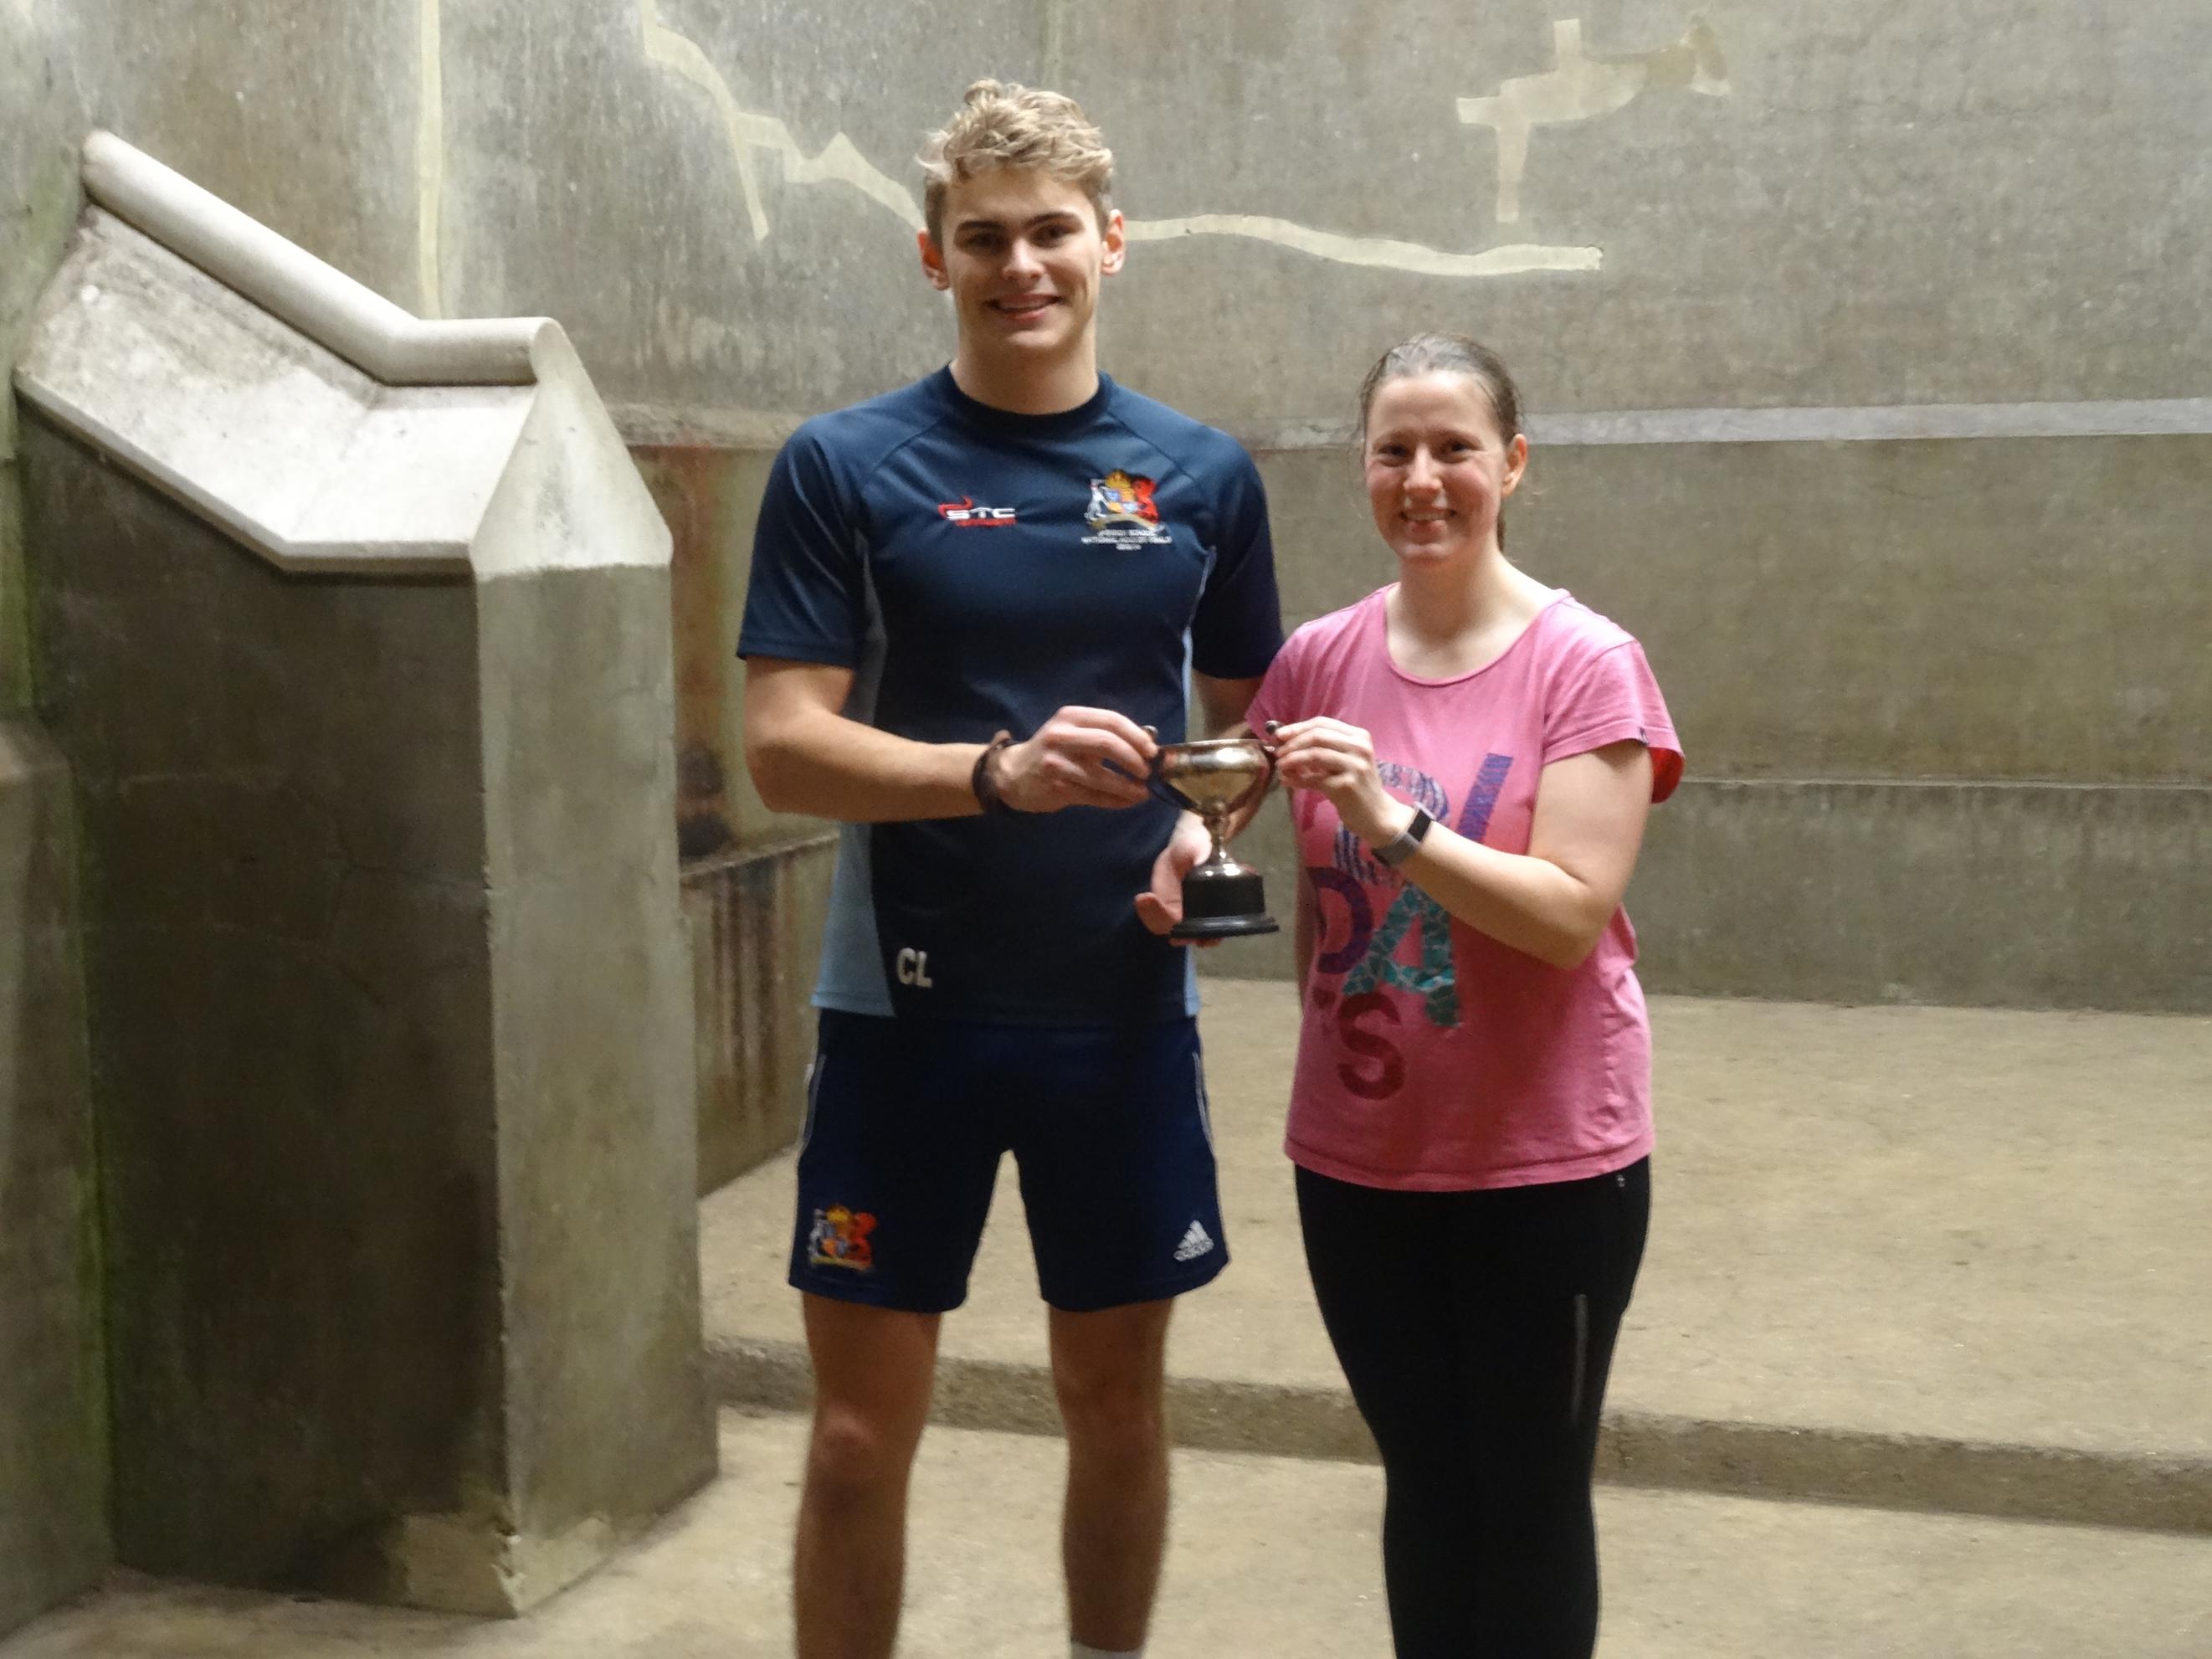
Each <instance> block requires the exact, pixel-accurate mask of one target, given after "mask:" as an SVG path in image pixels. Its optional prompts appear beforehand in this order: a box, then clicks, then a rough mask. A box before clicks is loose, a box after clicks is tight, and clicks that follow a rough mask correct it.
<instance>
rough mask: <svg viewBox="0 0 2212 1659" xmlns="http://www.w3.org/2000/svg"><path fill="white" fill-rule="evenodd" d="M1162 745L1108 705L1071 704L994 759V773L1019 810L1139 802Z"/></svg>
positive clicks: (1002, 795)
mask: <svg viewBox="0 0 2212 1659" xmlns="http://www.w3.org/2000/svg"><path fill="white" fill-rule="evenodd" d="M1159 749H1160V746H1159V744H1158V743H1156V742H1155V741H1154V740H1153V739H1152V735H1151V733H1149V732H1146V730H1145V728H1144V727H1143V726H1139V725H1138V724H1137V723H1136V722H1135V721H1134V720H1130V719H1129V718H1128V717H1127V715H1124V714H1115V712H1114V711H1113V710H1112V709H1110V708H1063V709H1061V710H1060V712H1059V713H1058V714H1054V716H1053V717H1052V718H1051V719H1050V720H1047V721H1046V722H1045V723H1044V724H1043V725H1042V726H1039V727H1038V728H1037V730H1036V733H1035V734H1034V735H1033V736H1031V737H1030V739H1029V740H1028V741H1027V742H1026V743H1018V744H1013V745H1012V746H1011V747H1009V748H1008V749H1007V750H1006V752H1005V753H1004V754H1002V755H1000V756H999V757H997V758H996V759H995V760H994V762H993V763H992V766H993V775H994V777H995V778H996V780H997V781H998V785H999V799H1000V800H1002V801H1004V802H1006V805H1009V806H1011V807H1012V808H1013V809H1014V811H1017V812H1057V811H1060V808H1062V807H1063V806H1137V805H1142V804H1143V803H1144V802H1146V801H1147V800H1150V799H1152V792H1151V791H1150V790H1149V789H1148V788H1146V784H1145V780H1146V778H1147V777H1148V776H1150V775H1151V773H1152V757H1153V756H1155V755H1157V754H1158V753H1159ZM1204 856H1205V854H1203V852H1201V853H1200V857H1201V858H1202V857H1204Z"/></svg>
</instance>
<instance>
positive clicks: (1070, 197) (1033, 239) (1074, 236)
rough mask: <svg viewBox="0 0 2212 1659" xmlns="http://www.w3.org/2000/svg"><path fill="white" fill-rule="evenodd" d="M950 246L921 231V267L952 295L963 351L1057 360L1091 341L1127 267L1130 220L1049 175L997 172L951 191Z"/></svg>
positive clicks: (1012, 170)
mask: <svg viewBox="0 0 2212 1659" xmlns="http://www.w3.org/2000/svg"><path fill="white" fill-rule="evenodd" d="M944 234H945V240H944V242H943V244H942V245H941V246H940V245H939V243H937V242H936V241H933V240H932V239H931V237H930V234H929V233H928V232H927V231H926V230H925V231H923V232H922V233H921V265H922V270H924V271H925V272H926V273H927V276H928V277H929V280H930V281H931V283H933V284H934V285H935V286H937V287H938V288H940V289H944V290H945V292H947V293H949V294H951V296H952V303H953V309H954V310H955V312H956V313H957V314H958V318H959V325H960V342H961V345H962V347H963V349H965V350H968V351H970V352H974V353H978V354H983V355H987V356H990V357H992V358H995V359H999V360H1000V361H1006V360H1007V359H1009V358H1011V359H1012V360H1014V361H1019V360H1020V359H1021V358H1024V357H1034V358H1036V360H1037V361H1038V362H1040V363H1042V362H1051V361H1056V360H1058V359H1059V358H1060V357H1061V356H1064V355H1065V354H1066V353H1067V352H1068V351H1070V350H1072V349H1076V348H1078V347H1079V346H1081V345H1082V344H1083V343H1085V342H1087V341H1088V339H1089V338H1090V337H1091V321H1092V319H1093V318H1094V317H1096V315H1097V310H1098V284H1099V283H1100V281H1101V280H1102V279H1103V277H1105V276H1109V275H1110V274H1111V273H1113V272H1114V271H1116V270H1120V269H1121V258H1122V252H1123V250H1122V241H1121V215H1120V214H1118V213H1115V214H1111V215H1109V216H1108V218H1107V221H1106V226H1105V228H1104V229H1103V231H1102V230H1101V229H1100V228H1099V225H1098V215H1097V210H1096V209H1094V208H1093V207H1092V206H1091V198H1090V197H1087V196H1085V194H1084V193H1083V191H1082V190H1081V189H1080V188H1079V187H1078V186H1076V185H1072V184H1069V183H1067V182H1066V180H1064V179H1055V178H1054V177H1053V176H1052V175H1051V174H1050V173H1038V172H1034V171H1031V170H1028V169H1024V168H1018V167H994V168H993V169H992V170H991V171H990V172H987V173H978V174H976V175H975V177H974V178H972V179H956V180H955V181H954V182H953V183H952V184H951V185H950V186H949V187H948V188H947V189H946V191H945V215H944Z"/></svg>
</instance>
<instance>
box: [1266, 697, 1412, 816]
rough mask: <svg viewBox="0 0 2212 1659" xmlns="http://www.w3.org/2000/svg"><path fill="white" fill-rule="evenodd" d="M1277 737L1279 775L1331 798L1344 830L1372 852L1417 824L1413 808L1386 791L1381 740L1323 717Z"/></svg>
mask: <svg viewBox="0 0 2212 1659" xmlns="http://www.w3.org/2000/svg"><path fill="white" fill-rule="evenodd" d="M1273 738H1274V743H1275V774H1276V775H1277V776H1278V777H1279V778H1281V779H1282V781H1284V782H1285V784H1287V785H1288V786H1289V787H1291V788H1293V789H1318V790H1319V791H1321V793H1322V794H1324V795H1326V796H1328V799H1329V805H1332V806H1334V807H1335V808H1336V815H1337V817H1340V818H1342V819H1343V820H1344V827H1345V828H1346V829H1349V830H1351V831H1352V834H1353V835H1355V836H1358V837H1359V839H1360V840H1362V841H1364V842H1366V843H1367V844H1368V845H1369V846H1370V847H1378V846H1381V845H1382V844H1383V843H1384V842H1390V841H1395V839H1397V837H1398V836H1399V834H1400V833H1401V831H1403V830H1404V829H1405V828H1406V826H1407V824H1409V823H1412V822H1413V808H1412V807H1410V806H1408V805H1406V803H1405V802H1403V801H1401V800H1400V799H1397V798H1396V797H1395V796H1394V795H1392V794H1391V793H1390V792H1389V790H1387V789H1385V788H1384V787H1383V779H1382V776H1381V775H1380V774H1378V773H1377V772H1376V769H1375V740H1374V739H1373V738H1370V736H1368V734H1367V733H1366V732H1365V731H1364V730H1363V729H1361V728H1360V727H1358V726H1352V725H1349V724H1347V723H1346V722H1345V721H1343V720H1333V719H1331V718H1330V717H1329V716H1328V715H1326V714H1322V715H1317V716H1316V717H1315V718H1314V719H1312V720H1295V721H1292V722H1291V724H1289V725H1287V726H1276V727H1275V728H1274V730H1273Z"/></svg>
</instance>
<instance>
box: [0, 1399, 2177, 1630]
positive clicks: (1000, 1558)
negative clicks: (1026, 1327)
mask: <svg viewBox="0 0 2212 1659" xmlns="http://www.w3.org/2000/svg"><path fill="white" fill-rule="evenodd" d="M804 1455H805V1424H804V1422H803V1420H802V1419H799V1418H796V1417H790V1416H748V1415H744V1414H739V1413H725V1414H724V1416H723V1419H722V1442H721V1460H722V1476H721V1479H720V1480H718V1481H716V1482H715V1483H714V1485H713V1486H710V1487H708V1489H707V1490H706V1491H705V1492H702V1493H701V1494H700V1495H699V1496H698V1497H697V1498H695V1499H693V1500H692V1501H691V1502H690V1504H686V1505H685V1506H684V1508H683V1509H681V1510H678V1512H677V1513H676V1514H674V1515H673V1516H670V1517H669V1518H668V1519H667V1520H666V1521H665V1522H663V1523H662V1524H661V1525H660V1526H659V1528H656V1529H655V1530H654V1531H653V1533H651V1534H648V1535H647V1538H646V1539H645V1540H644V1541H642V1542H641V1544H640V1545H639V1546H638V1547H636V1548H635V1549H634V1550H632V1551H630V1552H629V1553H626V1554H625V1555H623V1556H622V1557H621V1558H619V1559H617V1560H616V1561H615V1562H614V1563H612V1564H611V1565H608V1566H606V1567H605V1568H603V1569H601V1570H600V1571H599V1572H598V1573H597V1574H596V1575H594V1576H593V1577H591V1578H589V1579H587V1580H586V1581H585V1582H584V1583H580V1584H579V1585H577V1586H576V1587H574V1589H570V1590H568V1592H567V1593H566V1594H564V1595H561V1596H560V1597H558V1598H556V1600H554V1601H550V1602H549V1603H547V1604H546V1605H544V1607H540V1608H539V1609H538V1610H537V1611H536V1612H535V1613H532V1615H531V1616H530V1617H528V1618H527V1619H525V1620H520V1621H514V1622H499V1621H492V1622H483V1623H477V1622H471V1621H469V1620H460V1619H453V1618H449V1617H445V1616H441V1615H437V1614H430V1613H410V1612H406V1611H403V1610H398V1609H393V1608H382V1607H356V1606H351V1605H349V1604H345V1603H341V1602H332V1601H302V1600H297V1599H294V1598H290V1597H286V1596H281V1595H262V1594H257V1593H253V1592H249V1591H238V1590H223V1589H206V1588H204V1587H198V1586H187V1585H179V1584H171V1583H157V1582H155V1581H152V1580H148V1579H143V1578H136V1577H122V1578H118V1580H117V1581H116V1582H115V1583H112V1585H111V1586H109V1587H108V1589H106V1590H105V1591H104V1592H103V1593H101V1594H100V1595H95V1596H94V1597H91V1598H88V1600H86V1601H83V1602H81V1603H79V1604H77V1605H76V1606H73V1607H68V1608H65V1609H64V1610H62V1611H60V1612H58V1613H53V1614H50V1615H49V1616H48V1617H46V1619H44V1620H40V1621H39V1622H38V1623H36V1624H34V1625H33V1626H30V1627H28V1628H27V1629H26V1630H24V1631H22V1632H19V1633H18V1634H17V1635H15V1637H14V1638H9V1639H5V1640H0V1659H94V1656H97V1659H194V1656H201V1655H210V1654H222V1655H224V1656H227V1659H523V1656H528V1659H772V1656H781V1655H787V1654H788V1653H789V1652H790V1651H791V1646H790V1639H791V1638H790V1633H789V1632H790V1622H789V1621H790V1610H789V1609H790V1598H789V1590H788V1588H787V1585H788V1575H789V1559H790V1540H791V1528H792V1520H793V1510H794V1506H795V1504H796V1499H797V1492H796V1483H797V1481H798V1479H799V1471H800V1467H801V1462H802V1459H803V1457H804ZM1060 1479H1061V1457H1060V1449H1059V1448H1058V1447H1057V1446H1055V1445H1054V1444H1053V1443H1050V1442H1049V1441H1047V1440H1044V1439H1042V1438H1038V1437H1032V1436H1021V1435H992V1434H985V1433H979V1432H975V1431H963V1430H957V1429H937V1430H933V1431H931V1433H930V1434H929V1435H928V1436H927V1437H925V1439H924V1440H923V1443H922V1449H921V1457H920V1459H919V1461H918V1463H917V1467H916V1470H915V1485H914V1491H913V1509H912V1528H911V1547H910V1554H909V1560H908V1572H907V1595H906V1603H907V1605H906V1613H905V1623H904V1634H903V1639H902V1642H901V1644H900V1652H901V1653H902V1655H904V1656H906V1659H1042V1656H1050V1655H1054V1654H1058V1653H1060V1652H1062V1651H1064V1650H1065V1647H1064V1644H1065V1640H1066V1638H1065V1635H1064V1632H1063V1626H1062V1624H1061V1619H1062V1614H1061V1611H1060V1607H1061V1603H1060V1565H1059V1543H1058V1525H1059V1506H1060ZM1175 1482H1176V1489H1175V1504H1174V1523H1173V1534H1172V1536H1171V1538H1170V1543H1169V1550H1168V1559H1167V1565H1166V1571H1165V1575H1164V1582H1163V1585H1162V1589H1161V1595H1160V1600H1159V1604H1158V1614H1157V1617H1156V1619H1155V1621H1154V1627H1153V1632H1152V1641H1151V1644H1150V1651H1151V1652H1152V1653H1153V1654H1155V1655H1158V1656H1161V1659H1175V1656H1182V1655H1193V1656H1194V1655H1211V1654H1218V1655H1228V1656H1249V1655H1260V1654H1265V1655H1267V1656H1270V1659H1346V1656H1359V1659H1367V1656H1375V1655H1382V1654H1387V1653H1388V1652H1389V1634H1388V1630H1389V1626H1388V1617H1387V1614H1386V1613H1385V1610H1384V1607H1383V1596H1382V1590H1381V1567H1380V1562H1379V1544H1378V1541H1377V1528H1378V1522H1379V1514H1380V1509H1381V1503H1382V1476H1381V1473H1380V1471H1378V1470H1376V1469H1375V1468H1372V1467H1370V1466H1368V1465H1363V1464H1358V1463H1348V1462H1334V1461H1327V1460H1313V1459H1303V1458H1279V1457H1265V1456H1258V1455H1251V1454H1247V1453H1233V1452H1205V1451H1184V1452H1181V1453H1178V1454H1177V1455H1176V1468H1175ZM1598 1519H1599V1526H1600V1529H1601V1538H1602V1543H1601V1551H1602V1555H1603V1563H1604V1566H1603V1571H1604V1575H1605V1592H1604V1594H1605V1614H1604V1631H1603V1634H1602V1636H1601V1639H1600V1642H1599V1647H1598V1654H1599V1659H1774V1656H1776V1655H1784V1654H1786V1655H1789V1656H1791V1659H1896V1656H1899V1655H1911V1656H1919V1655H1937V1654H1940V1655H1942V1656H1944V1659H2081V1656H2082V1655H2085V1654H2098V1655H2107V1654H2109V1655H2125V1656H2128V1659H2203V1656H2204V1655H2205V1654H2206V1653H2207V1652H2208V1651H2212V1595H2208V1593H2207V1592H2208V1590H2212V1540H2208V1539H2203V1538H2196V1537H2184V1536H2177V1535H2172V1534H2149V1533H2142V1532H2131V1531H2124V1530H2115V1529H2106V1528H2075V1527H2053V1526H2035V1525H2027V1524H2022V1523H2019V1522H1991V1521H1984V1520H1964V1519H1960V1518H1958V1517H1955V1516H1926V1515H1902V1514H1898V1513H1894V1512H1891V1511H1886V1510H1865V1509H1848V1508H1836V1507H1832V1506H1828V1505H1822V1504H1783V1503H1771V1502H1761V1501H1757V1500H1752V1499H1746V1498H1727V1497H1717V1496H1711V1495H1706V1494H1697V1493H1683V1492H1649V1491H1626V1490H1622V1489H1620V1488H1615V1487H1602V1488H1601V1489H1600V1491H1599V1494H1598Z"/></svg>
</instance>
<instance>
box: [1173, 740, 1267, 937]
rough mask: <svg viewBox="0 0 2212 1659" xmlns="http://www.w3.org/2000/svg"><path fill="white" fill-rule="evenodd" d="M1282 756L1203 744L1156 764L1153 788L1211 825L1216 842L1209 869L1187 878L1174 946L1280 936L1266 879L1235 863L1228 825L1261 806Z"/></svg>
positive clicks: (1245, 744)
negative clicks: (1187, 942)
mask: <svg viewBox="0 0 2212 1659" xmlns="http://www.w3.org/2000/svg"><path fill="white" fill-rule="evenodd" d="M1274 772H1275V754H1274V750H1272V749H1270V748H1269V747H1268V746H1267V744H1266V743H1265V742H1264V741H1263V740H1261V738H1255V737H1244V738H1200V739H1198V740H1197V741H1195V742H1192V743H1168V744H1161V745H1160V750H1159V753H1158V755H1156V756H1155V757H1153V759H1152V781H1153V782H1154V783H1155V784H1156V785H1158V787H1159V789H1160V790H1161V792H1162V793H1164V794H1165V795H1166V796H1167V797H1168V798H1169V799H1170V800H1173V801H1174V802H1175V803H1176V805H1179V806H1183V807H1187V808H1188V809H1189V810H1190V811H1194V812H1195V813H1197V814H1198V816H1199V817H1200V819H1202V820H1203V821H1204V822H1205V824H1206V834H1207V835H1209V836H1212V838H1213V847H1212V851H1210V852H1209V853H1208V854H1206V861H1205V862H1204V863H1203V864H1200V865H1199V866H1196V867H1195V868H1194V869H1193V870H1192V871H1191V872H1190V873H1189V874H1188V875H1187V876H1185V877H1184V878H1182V921H1179V922H1177V923H1176V925H1175V926H1174V927H1172V928H1170V929H1169V933H1168V936H1169V937H1170V939H1231V938H1235V937H1237V935H1240V934H1243V933H1275V932H1277V931H1279V930H1278V928H1277V926H1276V922H1275V919H1274V918H1273V916H1271V915H1268V914H1267V895H1266V893H1265V892H1264V891H1262V890H1261V879H1260V872H1258V871H1257V870H1255V869H1254V868H1253V867H1252V866H1250V865H1249V864H1240V863H1238V862H1237V860H1235V859H1234V858H1232V857H1231V856H1230V853H1229V845H1228V829H1229V820H1230V818H1231V817H1233V816H1234V815H1235V814H1236V813H1237V811H1241V810H1242V809H1243V807H1244V806H1245V805H1246V804H1247V803H1249V802H1250V801H1253V800H1255V799H1258V798H1259V796H1260V795H1261V793H1264V792H1265V791H1266V789H1267V782H1268V780H1269V779H1270V778H1272V777H1273V775H1274Z"/></svg>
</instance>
